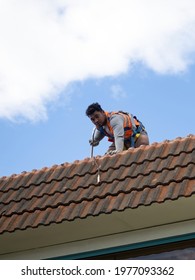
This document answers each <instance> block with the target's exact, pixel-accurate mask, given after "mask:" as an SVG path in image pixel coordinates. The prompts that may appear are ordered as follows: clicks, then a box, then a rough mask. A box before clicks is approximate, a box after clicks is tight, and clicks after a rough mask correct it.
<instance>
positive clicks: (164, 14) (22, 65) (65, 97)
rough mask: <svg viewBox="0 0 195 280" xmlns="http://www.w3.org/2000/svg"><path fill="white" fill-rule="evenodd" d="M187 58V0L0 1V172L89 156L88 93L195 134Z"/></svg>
mask: <svg viewBox="0 0 195 280" xmlns="http://www.w3.org/2000/svg"><path fill="white" fill-rule="evenodd" d="M194 64H195V1H194V0H147V1H145V0H136V1H135V0H134V1H133V0H42V1H40V0H0V128H1V142H0V144H1V145H0V155H1V159H0V176H4V175H6V176H7V175H10V174H13V173H20V172H22V171H24V170H26V171H30V170H32V169H39V168H42V167H45V166H48V167H49V166H51V165H54V164H60V163H63V162H72V161H74V160H77V159H79V160H82V159H84V158H86V157H89V156H90V147H89V145H88V139H89V137H90V136H91V130H92V127H93V126H92V124H91V123H90V122H89V120H88V119H87V117H86V116H85V110H86V107H87V106H88V105H89V104H91V103H92V102H96V101H97V102H99V103H101V105H102V107H103V108H104V109H105V110H108V111H109V110H110V111H111V110H121V109H122V110H126V111H129V112H131V113H134V114H136V115H137V116H138V118H140V119H141V120H142V122H143V123H144V124H145V126H146V127H147V129H148V132H149V135H150V142H151V143H152V142H159V141H164V140H165V139H170V140H171V139H174V138H176V137H178V136H180V137H185V136H187V135H188V134H190V133H192V134H194V133H195V129H194V119H195V113H194V102H195V90H194V88H195V86H194V78H195V77H194V76H195V65H194ZM107 145H108V144H107V142H106V140H104V142H103V144H101V145H100V147H98V148H97V149H96V152H97V154H103V153H104V151H105V149H106V147H107Z"/></svg>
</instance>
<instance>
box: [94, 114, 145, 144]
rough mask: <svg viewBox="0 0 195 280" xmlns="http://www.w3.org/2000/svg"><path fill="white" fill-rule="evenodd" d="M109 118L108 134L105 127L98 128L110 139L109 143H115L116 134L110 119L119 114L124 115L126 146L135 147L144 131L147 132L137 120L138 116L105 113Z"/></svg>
mask: <svg viewBox="0 0 195 280" xmlns="http://www.w3.org/2000/svg"><path fill="white" fill-rule="evenodd" d="M105 114H106V117H107V123H106V125H107V127H108V129H109V132H107V131H106V130H105V129H104V127H102V126H101V127H98V128H97V129H98V130H99V131H100V132H101V133H102V134H103V135H104V136H107V137H108V141H110V142H114V132H113V128H112V126H111V124H110V119H111V117H112V115H114V114H118V115H122V116H123V118H124V124H123V126H124V144H125V146H128V147H134V146H135V142H136V141H137V139H138V138H139V136H140V133H141V132H142V131H145V127H144V125H143V124H142V123H141V122H140V121H139V120H138V119H137V117H136V116H133V115H132V114H129V113H126V112H123V111H118V112H105Z"/></svg>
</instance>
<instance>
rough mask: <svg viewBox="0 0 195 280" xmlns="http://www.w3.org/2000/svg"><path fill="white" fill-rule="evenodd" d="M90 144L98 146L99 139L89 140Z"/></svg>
mask: <svg viewBox="0 0 195 280" xmlns="http://www.w3.org/2000/svg"><path fill="white" fill-rule="evenodd" d="M89 144H90V145H91V146H93V147H95V146H98V145H99V141H95V140H94V141H93V140H91V139H90V140H89Z"/></svg>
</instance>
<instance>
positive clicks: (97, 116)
mask: <svg viewBox="0 0 195 280" xmlns="http://www.w3.org/2000/svg"><path fill="white" fill-rule="evenodd" d="M89 118H90V120H91V121H92V123H94V124H95V125H96V126H103V125H105V124H106V115H105V113H104V112H99V111H95V112H94V113H93V114H91V115H89Z"/></svg>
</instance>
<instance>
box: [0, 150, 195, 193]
mask: <svg viewBox="0 0 195 280" xmlns="http://www.w3.org/2000/svg"><path fill="white" fill-rule="evenodd" d="M193 151H195V147H194V148H192V149H190V150H188V151H180V152H178V153H175V154H174V153H170V154H169V155H168V156H167V155H166V156H156V157H154V158H152V159H151V158H150V159H147V158H145V159H144V160H143V161H141V162H136V161H133V162H130V163H129V164H128V165H127V164H126V165H125V164H120V165H118V166H115V167H113V166H110V167H108V168H106V169H102V168H101V165H100V169H99V171H100V172H101V173H105V172H107V171H108V170H113V171H114V170H118V169H120V168H122V167H125V168H127V167H132V166H134V165H143V164H145V163H146V162H148V163H149V162H152V161H156V160H158V159H166V158H169V157H179V156H180V155H182V154H191V153H192V152H193ZM125 153H128V151H125ZM116 156H117V155H116ZM96 174H97V169H95V170H94V171H93V172H89V171H87V172H85V173H83V174H79V173H75V174H74V175H73V176H62V177H61V178H59V179H57V178H52V179H51V180H48V181H46V180H45V181H44V180H43V181H40V182H39V183H30V184H26V185H18V186H17V187H16V188H14V187H11V188H9V189H7V190H1V189H0V193H8V192H10V191H17V190H19V189H21V188H22V189H28V188H29V187H32V186H35V187H38V186H41V185H42V184H51V183H53V182H62V181H63V180H64V179H67V180H69V179H74V178H75V177H80V178H81V177H85V176H86V175H96ZM148 174H149V173H148ZM95 185H99V183H96V184H95ZM79 188H80V186H78V187H77V188H76V189H79ZM86 188H87V187H86ZM69 189H70V188H69ZM76 189H75V190H76ZM54 193H55V192H54Z"/></svg>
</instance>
